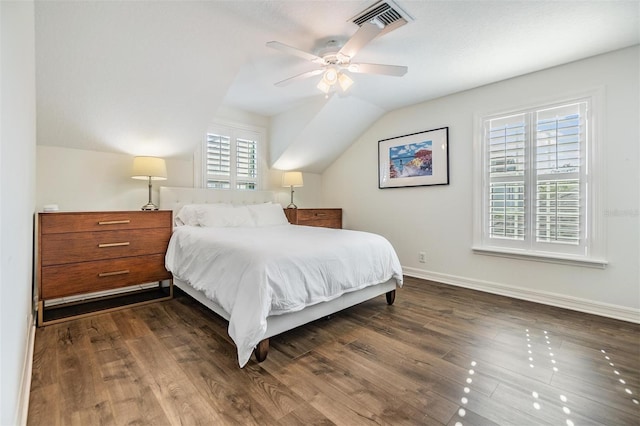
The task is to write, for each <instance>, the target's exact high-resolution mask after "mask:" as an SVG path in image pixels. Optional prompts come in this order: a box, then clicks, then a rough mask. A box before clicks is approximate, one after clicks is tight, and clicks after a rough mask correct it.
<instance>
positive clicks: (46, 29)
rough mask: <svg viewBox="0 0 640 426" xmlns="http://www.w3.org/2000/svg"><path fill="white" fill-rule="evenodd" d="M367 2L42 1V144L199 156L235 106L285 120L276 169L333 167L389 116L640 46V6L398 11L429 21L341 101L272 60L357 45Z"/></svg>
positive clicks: (422, 5) (417, 5)
mask: <svg viewBox="0 0 640 426" xmlns="http://www.w3.org/2000/svg"><path fill="white" fill-rule="evenodd" d="M373 3H375V1H374V0H364V1H363V0H352V1H344V0H343V1H298V0H283V1H277V0H276V1H274V0H271V1H267V0H260V1H238V0H236V1H219V0H216V1H201V2H191V1H167V2H160V1H147V2H133V1H101V2H95V1H85V2H81V1H74V2H59V1H44V0H42V1H36V73H37V114H38V143H39V144H45V145H47V144H48V145H57V146H66V147H70V148H83V149H94V150H105V151H115V152H126V153H129V154H132V155H140V154H146V155H161V156H183V157H186V156H189V155H190V154H191V152H192V151H193V150H194V148H195V146H196V145H197V144H198V142H199V141H200V140H201V139H202V135H203V134H204V132H205V131H206V128H207V126H208V125H209V124H210V123H211V122H212V119H213V117H214V116H215V115H216V111H217V110H218V109H219V108H220V107H231V108H236V109H239V110H242V111H246V112H250V113H254V114H259V115H262V116H267V117H271V123H272V126H271V127H272V129H271V135H270V140H271V147H272V148H271V153H270V154H271V158H270V165H271V166H274V167H277V168H282V169H292V168H297V169H302V170H305V171H310V172H322V171H323V170H324V168H326V167H327V166H328V165H329V164H330V163H331V162H332V161H333V160H334V159H335V158H336V157H337V156H339V155H340V153H341V152H342V151H343V150H344V149H346V148H347V147H348V146H349V144H350V143H351V142H352V141H353V140H354V139H355V138H357V137H358V135H360V134H361V133H362V132H364V131H365V130H366V129H367V128H368V127H369V126H370V125H371V124H372V123H373V122H375V120H376V119H378V118H379V117H380V116H382V115H383V114H384V113H385V112H387V111H390V110H393V109H397V108H400V107H404V106H408V105H412V104H415V103H419V102H423V101H426V100H429V99H434V98H437V97H440V96H445V95H448V94H451V93H455V92H458V91H462V90H466V89H470V88H473V87H478V86H481V85H485V84H488V83H492V82H496V81H500V80H504V79H507V78H511V77H515V76H518V75H522V74H526V73H530V72H533V71H537V70H541V69H545V68H549V67H552V66H556V65H560V64H564V63H567V62H571V61H575V60H578V59H581V58H585V57H589V56H593V55H597V54H600V53H604V52H608V51H612V50H616V49H620V48H624V47H627V46H631V45H634V44H638V43H639V42H640V27H639V15H640V2H639V1H637V0H636V1H594V0H588V1H541V0H535V1H534V0H528V1H506V0H501V1H484V0H479V1H478V0H476V1H456V0H451V1H430V0H423V1H415V0H397V2H396V3H397V4H398V5H399V6H400V7H402V8H403V9H404V10H405V11H406V12H408V13H409V14H410V15H411V16H412V17H413V18H414V21H413V22H411V23H409V24H407V25H405V26H403V27H400V28H398V29H396V30H394V31H392V32H390V33H388V34H385V35H382V36H380V37H378V38H376V39H374V40H373V41H372V42H371V43H369V44H368V45H366V46H365V47H364V48H363V49H362V50H361V51H360V52H359V53H358V54H357V55H356V57H355V60H356V61H357V62H371V63H382V64H395V65H406V66H408V68H409V71H408V73H407V74H406V75H405V76H404V77H386V76H376V75H365V74H355V75H353V76H352V78H353V79H354V81H355V83H354V85H353V87H352V88H351V89H350V90H349V93H348V95H347V96H334V97H333V98H331V99H329V100H325V99H324V95H323V94H322V93H320V92H319V91H318V89H316V87H315V85H316V83H317V81H318V79H319V77H315V78H312V79H309V80H304V81H300V82H296V83H293V84H291V85H289V86H287V87H275V86H274V85H273V83H275V82H277V81H280V80H283V79H285V78H288V77H291V76H293V75H296V74H299V73H302V72H304V71H307V70H310V69H313V68H315V66H314V64H312V63H310V62H306V61H305V60H303V59H300V58H298V57H295V56H291V55H287V54H285V53H282V52H280V51H277V50H274V49H270V48H268V47H266V46H265V43H266V42H268V41H271V40H277V41H280V42H282V43H285V44H288V45H291V46H295V47H298V48H300V49H303V50H306V51H310V52H317V49H318V48H319V47H321V46H323V43H324V42H325V41H326V40H328V39H338V40H347V39H348V38H349V37H351V36H352V35H353V34H354V33H355V32H356V30H357V28H358V27H357V26H356V25H355V24H353V23H351V22H349V19H350V18H352V17H353V16H354V15H356V14H358V13H359V12H360V11H362V10H363V9H365V8H367V7H368V6H370V5H372V4H373Z"/></svg>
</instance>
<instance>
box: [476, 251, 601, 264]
mask: <svg viewBox="0 0 640 426" xmlns="http://www.w3.org/2000/svg"><path fill="white" fill-rule="evenodd" d="M471 249H472V250H473V252H474V253H475V254H482V255H486V256H498V257H507V258H509V259H519V260H530V261H534V262H547V263H556V264H560V265H571V266H583V267H587V268H597V269H605V268H606V267H607V265H608V264H609V262H607V261H606V260H604V259H596V258H580V257H573V256H559V255H553V254H551V253H541V252H524V251H507V250H502V249H496V248H493V247H490V248H488V247H472V248H471Z"/></svg>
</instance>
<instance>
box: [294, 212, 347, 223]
mask: <svg viewBox="0 0 640 426" xmlns="http://www.w3.org/2000/svg"><path fill="white" fill-rule="evenodd" d="M297 224H298V225H305V226H321V227H325V228H342V209H298V212H297Z"/></svg>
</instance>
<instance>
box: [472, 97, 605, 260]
mask: <svg viewBox="0 0 640 426" xmlns="http://www.w3.org/2000/svg"><path fill="white" fill-rule="evenodd" d="M603 92H604V89H603V88H596V89H592V90H589V91H585V92H582V93H574V94H568V95H566V96H559V97H556V98H553V99H549V98H547V99H539V100H535V101H533V102H531V103H528V104H526V105H520V106H515V107H511V108H500V109H496V110H493V111H485V112H476V114H475V117H474V146H473V156H474V158H473V161H474V168H473V178H474V182H475V184H474V188H473V206H474V209H473V211H474V218H473V245H472V250H473V252H474V253H476V254H485V255H494V256H503V257H508V258H516V259H526V260H537V261H545V262H551V263H561V264H571V265H580V266H589V267H596V268H604V267H606V265H607V261H606V258H605V246H606V245H605V232H604V221H603V213H602V212H603V211H604V194H603V192H602V188H604V187H605V182H604V179H605V175H604V173H603V171H604V165H605V164H606V162H605V160H604V158H603V150H602V149H601V147H600V145H601V141H602V134H601V129H602V126H601V124H600V121H601V119H602V117H603V116H602V105H603V96H604V94H603ZM585 101H586V102H588V104H589V111H588V113H587V124H586V125H587V126H588V128H587V131H588V136H587V137H588V139H587V144H586V147H584V150H583V151H582V152H581V156H582V157H583V158H582V160H581V164H580V167H581V169H584V174H582V175H581V180H580V185H581V191H582V192H583V198H584V201H582V200H581V203H584V204H583V205H582V211H581V216H582V217H583V218H584V221H585V223H584V230H583V233H581V238H584V245H582V246H580V247H579V250H576V249H575V246H569V245H558V244H554V243H543V242H536V241H535V232H536V229H535V223H534V218H533V217H532V215H531V212H532V209H534V208H535V206H534V204H532V203H535V202H536V184H537V175H536V169H534V168H532V164H533V162H535V160H536V158H535V157H534V156H535V148H536V138H535V127H536V123H535V122H529V121H528V120H529V118H528V117H535V115H536V112H540V111H543V110H546V109H549V108H554V107H558V106H562V105H567V104H572V103H579V102H585ZM523 113H524V114H525V115H526V117H527V118H526V120H527V121H526V123H527V126H529V127H528V129H529V130H528V132H529V135H533V136H534V137H533V138H526V143H525V147H524V150H525V172H524V174H525V175H526V177H524V178H523V179H524V181H525V194H526V195H525V203H526V205H527V207H526V209H525V215H526V218H525V223H526V224H527V225H526V228H525V241H524V242H520V241H515V240H508V239H506V240H497V239H495V238H490V237H489V222H488V215H489V202H488V198H489V188H490V185H491V180H490V178H489V151H488V141H487V140H486V138H485V123H487V122H488V120H490V119H497V118H501V117H507V116H510V115H511V116H515V115H518V114H523ZM531 121H535V118H533V119H532V120H531ZM531 126H533V127H531Z"/></svg>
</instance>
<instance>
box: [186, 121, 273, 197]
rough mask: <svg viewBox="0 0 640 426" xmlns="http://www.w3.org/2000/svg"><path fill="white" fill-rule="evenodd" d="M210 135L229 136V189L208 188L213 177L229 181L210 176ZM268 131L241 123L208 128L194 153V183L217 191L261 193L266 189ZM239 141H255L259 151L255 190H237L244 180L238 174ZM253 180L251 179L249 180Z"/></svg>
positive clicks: (219, 123) (220, 124)
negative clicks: (208, 165) (208, 155)
mask: <svg viewBox="0 0 640 426" xmlns="http://www.w3.org/2000/svg"><path fill="white" fill-rule="evenodd" d="M209 134H217V135H221V136H228V137H229V138H230V142H231V155H230V163H231V164H230V174H229V176H228V180H229V188H208V186H207V183H208V180H209V179H210V178H211V177H213V178H216V177H219V178H223V179H227V177H224V176H222V175H219V176H216V175H210V174H209V173H208V171H207V143H208V135H209ZM265 135H266V130H265V129H264V128H262V127H258V126H251V125H245V124H239V123H231V122H219V121H217V122H214V123H213V124H211V125H210V126H208V127H207V130H206V132H205V134H204V136H203V138H202V141H201V142H200V144H198V148H197V149H196V151H195V152H194V168H193V170H194V179H193V180H194V183H195V184H196V185H197V187H199V188H204V189H211V190H217V191H260V190H262V189H263V188H264V182H265V179H264V176H265V173H266V169H267V162H266V151H267V146H266V142H265V141H266V137H265ZM238 139H244V140H253V141H255V142H256V145H257V146H256V150H257V153H258V155H257V159H256V162H257V164H256V168H257V175H256V178H255V188H254V189H243V188H237V184H238V181H239V180H242V178H241V177H239V176H238V174H237V169H236V167H237V164H236V163H237V152H236V150H237V141H238ZM249 180H251V179H249Z"/></svg>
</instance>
